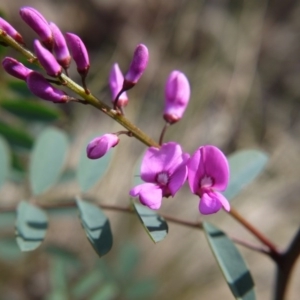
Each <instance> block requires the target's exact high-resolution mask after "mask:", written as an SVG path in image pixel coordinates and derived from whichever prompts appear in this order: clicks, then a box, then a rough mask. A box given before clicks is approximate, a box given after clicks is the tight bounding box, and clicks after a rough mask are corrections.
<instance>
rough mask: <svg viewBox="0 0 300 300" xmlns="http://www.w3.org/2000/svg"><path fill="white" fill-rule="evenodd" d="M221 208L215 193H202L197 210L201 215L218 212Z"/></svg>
mask: <svg viewBox="0 0 300 300" xmlns="http://www.w3.org/2000/svg"><path fill="white" fill-rule="evenodd" d="M221 208H222V203H221V201H220V200H219V198H218V195H217V194H215V193H213V192H212V193H204V194H203V195H202V197H201V199H200V203H199V211H200V213H201V214H203V215H210V214H214V213H216V212H218V211H219V210H220V209H221Z"/></svg>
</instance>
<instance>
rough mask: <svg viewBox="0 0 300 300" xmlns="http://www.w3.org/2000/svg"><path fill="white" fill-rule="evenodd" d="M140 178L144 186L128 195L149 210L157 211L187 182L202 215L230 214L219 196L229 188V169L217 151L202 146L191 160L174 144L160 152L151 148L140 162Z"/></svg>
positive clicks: (134, 189)
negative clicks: (224, 211)
mask: <svg viewBox="0 0 300 300" xmlns="http://www.w3.org/2000/svg"><path fill="white" fill-rule="evenodd" d="M141 178H142V179H143V180H144V181H145V182H146V183H143V184H140V185H138V186H136V187H134V188H133V189H131V190H130V195H131V196H132V197H139V200H140V202H141V203H142V204H144V205H146V206H148V207H149V208H151V209H159V208H160V206H161V202H162V197H169V196H174V195H175V194H176V193H177V192H178V191H179V189H180V188H181V187H182V186H183V184H184V183H185V181H186V180H187V179H188V182H189V185H190V189H191V191H192V193H193V194H195V195H198V196H199V197H200V203H199V211H200V212H201V213H202V214H204V215H207V214H213V213H216V212H218V211H219V210H220V209H221V208H224V209H225V210H226V211H229V210H230V205H229V202H228V200H227V199H226V198H225V197H224V196H223V195H222V194H221V193H219V192H220V191H224V190H225V189H226V187H227V185H228V180H229V166H228V162H227V159H226V157H225V155H224V154H223V153H222V152H221V150H219V149H218V148H217V147H214V146H211V145H205V146H202V147H200V148H199V149H197V150H196V152H195V153H194V154H193V155H192V156H191V157H190V155H189V154H188V153H183V151H182V149H181V146H180V145H179V144H177V143H174V142H169V143H165V144H163V145H162V146H161V147H160V148H159V149H158V148H155V147H150V148H149V149H148V150H147V151H146V153H145V155H144V157H143V160H142V164H141Z"/></svg>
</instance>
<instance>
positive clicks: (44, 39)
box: [0, 6, 230, 214]
mask: <svg viewBox="0 0 300 300" xmlns="http://www.w3.org/2000/svg"><path fill="white" fill-rule="evenodd" d="M20 16H21V18H22V19H23V21H24V22H25V23H26V24H27V25H28V26H29V27H31V28H32V29H33V30H34V31H35V32H36V33H37V35H38V36H39V39H36V40H34V42H33V49H34V53H35V55H36V59H37V60H38V62H39V63H40V65H41V66H42V67H43V68H44V70H45V71H46V73H47V75H48V76H50V77H52V78H54V79H48V78H46V77H45V76H44V75H42V74H41V73H39V72H36V71H33V70H31V69H29V68H27V67H26V66H24V65H23V64H22V63H20V62H19V61H17V60H15V59H14V58H11V57H5V58H4V59H3V61H2V65H3V68H4V69H5V70H6V72H7V73H9V74H10V75H12V76H14V77H16V78H18V79H21V80H24V81H25V82H26V83H27V86H28V88H29V90H30V91H31V92H32V93H33V94H34V95H36V96H37V97H39V98H42V99H44V100H48V101H52V102H54V103H66V102H69V101H78V102H84V100H79V99H76V98H73V97H70V96H68V95H67V94H66V93H65V92H64V91H62V90H60V89H58V88H56V87H54V86H53V85H52V84H51V83H53V82H54V83H57V84H61V83H63V78H62V72H63V71H65V73H66V76H68V71H67V70H68V68H69V67H70V63H71V59H73V60H74V61H75V63H76V66H77V71H78V73H79V74H80V76H81V79H82V85H83V88H84V90H85V93H86V94H89V93H90V92H89V90H88V89H87V86H86V81H85V80H86V76H87V74H88V71H89V68H90V62H89V55H88V52H87V49H86V47H85V45H84V43H83V41H82V40H81V39H80V37H78V36H77V35H76V34H74V33H70V32H68V33H65V35H64V34H63V33H62V32H61V31H60V29H59V28H58V26H57V25H55V24H54V23H53V22H48V21H47V20H46V18H45V17H44V16H43V15H42V14H41V13H40V12H38V11H37V10H36V9H34V8H32V7H27V6H26V7H22V8H21V9H20ZM0 29H1V31H2V34H4V35H8V36H10V37H11V38H12V39H14V40H15V41H16V42H17V43H19V44H20V45H22V46H24V45H25V43H24V40H23V38H22V36H21V35H20V33H19V32H17V31H16V30H15V29H14V28H13V27H12V26H11V25H10V24H9V23H8V22H7V21H5V20H4V19H2V18H0ZM148 61H149V53H148V49H147V47H146V46H145V45H143V44H139V45H137V47H136V49H135V51H134V53H133V58H132V61H131V63H130V65H129V68H128V70H127V72H126V73H125V75H123V73H122V71H121V69H120V67H119V65H118V63H114V64H113V66H112V68H111V71H110V74H109V86H110V89H111V94H112V99H111V100H112V103H113V110H114V113H116V114H120V115H122V114H124V111H123V108H124V107H125V106H126V105H127V104H128V102H129V99H128V96H127V93H126V92H127V91H128V90H130V89H131V88H133V87H134V86H135V85H136V84H137V82H138V81H139V79H140V78H141V76H142V74H143V73H144V71H145V69H146V68H147V65H148ZM189 99H190V85H189V81H188V79H187V78H186V76H185V75H184V74H183V73H182V72H180V71H178V70H174V71H172V72H171V73H170V75H169V76H168V78H167V81H166V84H165V105H164V111H163V114H162V116H163V119H164V120H165V121H166V124H165V127H164V129H163V130H162V133H161V136H160V139H159V147H153V146H152V147H149V148H148V149H147V151H146V153H145V155H144V157H143V161H142V164H141V178H142V180H143V181H144V182H145V183H143V184H140V185H138V186H136V187H134V188H132V189H131V190H130V195H131V196H132V197H139V200H140V202H141V203H142V204H144V205H146V206H148V207H149V208H151V209H159V208H160V206H161V202H162V198H163V197H170V196H175V194H176V193H177V192H178V191H179V189H180V188H181V187H182V186H183V184H184V183H185V182H186V181H188V183H189V186H190V189H191V191H192V193H193V194H195V195H197V196H199V197H200V203H199V211H200V212H201V213H202V214H212V213H216V212H218V211H219V210H220V209H221V208H223V209H224V210H226V211H229V210H230V205H229V202H228V201H227V199H226V198H225V197H224V196H223V195H222V194H221V193H220V192H222V191H224V190H225V189H226V187H227V185H228V180H229V166H228V162H227V159H226V157H225V155H224V154H223V153H222V152H221V150H219V149H218V148H217V147H214V146H211V145H205V146H201V147H200V148H198V149H197V150H196V151H195V153H194V154H193V155H192V156H190V155H189V154H188V153H184V152H183V150H182V148H181V146H180V145H179V144H178V143H175V142H168V143H163V138H164V134H165V131H166V129H167V127H168V126H169V125H172V124H174V123H176V122H178V121H179V120H180V119H181V118H182V117H183V114H184V112H185V110H186V108H187V105H188V102H189ZM120 134H126V135H128V136H132V132H130V131H120V132H117V133H107V134H104V135H103V136H99V137H96V138H95V139H93V140H92V141H90V143H89V144H88V146H87V149H86V151H87V156H88V158H90V159H99V158H101V157H103V156H104V155H105V154H106V153H107V152H108V151H109V150H110V149H111V148H113V147H115V146H116V145H117V144H118V143H119V135H120ZM150 144H151V143H150ZM152 144H154V143H152Z"/></svg>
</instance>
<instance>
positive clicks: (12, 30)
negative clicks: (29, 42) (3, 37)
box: [0, 17, 25, 45]
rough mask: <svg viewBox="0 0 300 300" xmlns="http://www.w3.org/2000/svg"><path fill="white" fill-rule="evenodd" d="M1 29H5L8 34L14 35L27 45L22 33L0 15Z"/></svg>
mask: <svg viewBox="0 0 300 300" xmlns="http://www.w3.org/2000/svg"><path fill="white" fill-rule="evenodd" d="M0 29H2V30H3V31H5V32H6V34H7V35H9V36H10V37H12V38H13V39H14V40H15V41H17V42H18V43H19V44H22V45H25V43H24V40H23V37H22V36H21V35H20V33H19V32H18V31H17V30H16V29H15V28H13V27H12V26H11V25H10V24H9V23H8V22H7V21H5V20H4V19H2V18H1V17H0Z"/></svg>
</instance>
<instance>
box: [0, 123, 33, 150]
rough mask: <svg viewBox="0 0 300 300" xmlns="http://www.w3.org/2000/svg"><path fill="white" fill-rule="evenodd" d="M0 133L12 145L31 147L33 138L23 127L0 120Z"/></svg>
mask: <svg viewBox="0 0 300 300" xmlns="http://www.w3.org/2000/svg"><path fill="white" fill-rule="evenodd" d="M0 134H1V135H2V136H3V137H4V138H5V139H6V140H7V141H8V143H9V144H10V145H11V146H13V147H21V148H25V149H31V147H32V145H33V138H32V137H31V136H30V135H29V134H28V133H27V132H26V131H25V130H24V129H23V128H20V127H16V126H11V125H8V124H5V123H3V122H0Z"/></svg>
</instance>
